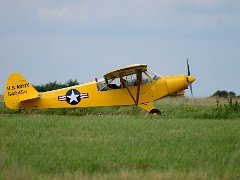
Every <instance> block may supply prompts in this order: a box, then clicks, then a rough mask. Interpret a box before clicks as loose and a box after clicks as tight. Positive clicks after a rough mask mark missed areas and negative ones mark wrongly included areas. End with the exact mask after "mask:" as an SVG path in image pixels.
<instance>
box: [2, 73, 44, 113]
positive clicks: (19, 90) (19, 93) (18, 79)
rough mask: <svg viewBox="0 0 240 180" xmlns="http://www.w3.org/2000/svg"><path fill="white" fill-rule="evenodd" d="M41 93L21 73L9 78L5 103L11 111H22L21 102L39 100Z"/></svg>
mask: <svg viewBox="0 0 240 180" xmlns="http://www.w3.org/2000/svg"><path fill="white" fill-rule="evenodd" d="M39 97H40V96H39V92H38V91H37V90H36V89H35V88H34V87H33V86H32V85H31V84H30V83H29V82H28V81H27V80H26V79H25V78H24V77H23V76H22V75H20V74H19V73H13V74H11V75H10V76H9V78H8V80H7V83H6V87H5V93H4V102H5V105H6V106H7V107H8V108H9V109H20V108H21V105H20V102H21V101H26V100H29V99H35V98H39Z"/></svg>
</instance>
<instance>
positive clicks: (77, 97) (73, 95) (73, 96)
mask: <svg viewBox="0 0 240 180" xmlns="http://www.w3.org/2000/svg"><path fill="white" fill-rule="evenodd" d="M83 98H88V93H80V92H79V91H78V90H76V89H70V90H69V91H68V92H67V93H66V95H65V96H58V101H67V103H68V104H71V105H76V104H78V103H79V102H80V101H81V99H83Z"/></svg>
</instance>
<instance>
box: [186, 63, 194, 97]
mask: <svg viewBox="0 0 240 180" xmlns="http://www.w3.org/2000/svg"><path fill="white" fill-rule="evenodd" d="M187 71H188V72H187V73H188V76H187V82H188V83H189V86H190V91H191V95H192V97H193V89H192V83H191V81H190V82H189V79H188V77H189V76H190V75H191V72H190V67H189V63H188V58H187Z"/></svg>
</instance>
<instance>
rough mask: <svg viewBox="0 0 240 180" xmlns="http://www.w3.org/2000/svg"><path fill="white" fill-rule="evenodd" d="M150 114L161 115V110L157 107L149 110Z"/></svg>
mask: <svg viewBox="0 0 240 180" xmlns="http://www.w3.org/2000/svg"><path fill="white" fill-rule="evenodd" d="M150 114H156V115H159V116H160V115H161V114H162V113H161V111H160V110H159V109H152V110H151V111H150Z"/></svg>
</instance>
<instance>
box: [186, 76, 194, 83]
mask: <svg viewBox="0 0 240 180" xmlns="http://www.w3.org/2000/svg"><path fill="white" fill-rule="evenodd" d="M187 78H188V82H189V83H192V82H194V81H195V80H196V78H195V77H193V76H188V77H187Z"/></svg>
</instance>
